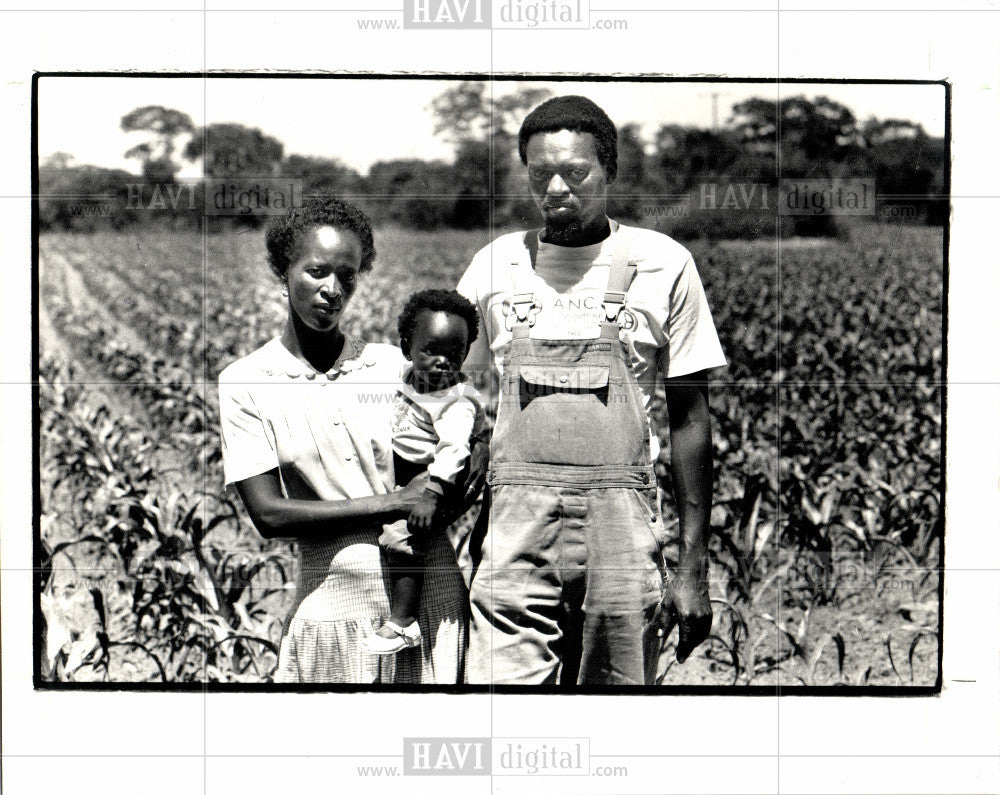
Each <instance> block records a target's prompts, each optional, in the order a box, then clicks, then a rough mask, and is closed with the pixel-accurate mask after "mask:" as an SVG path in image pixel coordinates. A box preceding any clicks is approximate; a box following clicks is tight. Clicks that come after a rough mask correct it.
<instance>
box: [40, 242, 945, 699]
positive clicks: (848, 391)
mask: <svg viewBox="0 0 1000 795" xmlns="http://www.w3.org/2000/svg"><path fill="white" fill-rule="evenodd" d="M488 239H489V235H488V234H487V233H486V232H485V231H480V232H447V233H438V234H431V233H417V232H405V231H401V230H398V229H392V228H386V229H381V230H378V232H377V234H376V244H377V246H378V249H379V257H378V260H377V262H376V267H375V270H374V271H373V272H372V273H370V274H368V275H367V276H366V277H365V279H364V280H363V282H362V284H361V286H360V288H359V291H358V295H357V296H356V298H355V299H354V301H353V302H352V304H351V306H350V309H349V311H348V318H347V319H346V320H345V324H346V327H347V329H348V331H349V333H351V334H355V335H358V336H359V337H361V338H364V339H367V340H370V341H390V342H394V341H395V339H394V326H395V316H396V313H397V311H398V308H399V307H400V306H401V304H402V302H403V300H404V299H405V297H406V296H408V295H409V294H410V293H411V292H412V291H414V290H415V289H419V288H421V287H425V286H433V285H437V286H451V285H453V284H454V283H455V281H456V280H457V278H458V275H459V274H460V273H461V271H462V269H463V268H464V267H465V265H466V264H467V263H468V262H469V260H470V258H471V256H472V254H473V252H474V251H476V250H477V249H478V248H480V247H481V246H482V245H484V244H485V243H486V242H488ZM941 249H942V241H941V231H940V230H938V229H931V228H920V227H901V226H894V225H874V224H873V225H870V226H859V227H857V228H854V229H852V230H851V231H850V234H849V235H845V236H844V237H843V239H838V240H825V241H821V242H819V241H813V240H798V239H791V240H787V241H784V242H783V243H782V245H781V246H780V248H779V247H778V246H777V245H776V244H775V242H774V241H756V242H726V241H720V242H716V243H711V244H709V243H702V244H698V245H697V246H693V247H692V251H693V253H694V255H695V259H696V262H697V263H698V265H699V270H700V272H701V274H702V278H703V280H704V282H705V285H706V290H707V292H708V297H709V303H710V305H711V307H712V311H713V315H714V318H715V321H716V325H717V327H718V329H719V333H720V337H721V339H722V343H723V347H724V349H725V351H726V353H727V356H728V358H729V361H730V366H729V367H728V368H727V369H726V370H725V371H723V372H720V373H718V374H717V375H718V378H717V383H716V384H715V385H714V387H713V389H712V395H711V407H712V414H713V432H714V446H715V484H716V485H715V497H714V502H713V504H714V508H713V512H712V531H713V533H712V538H711V552H712V570H711V596H712V599H713V608H714V611H715V616H716V617H715V622H714V625H713V634H712V637H711V638H710V640H709V641H708V642H707V643H706V644H704V645H703V646H702V647H701V648H700V649H699V650H698V651H697V652H696V653H695V655H693V656H692V658H691V659H689V660H688V662H687V663H685V664H684V665H682V666H681V665H676V664H671V663H670V660H671V659H672V646H671V645H670V644H668V645H667V646H666V647H665V648H664V654H663V657H662V661H661V672H662V676H661V682H662V684H664V685H677V684H711V685H733V684H735V685H748V684H752V685H767V686H774V685H782V686H794V685H809V686H813V685H851V686H857V685H865V684H878V685H924V686H927V685H933V684H934V683H935V681H936V679H937V677H938V673H939V672H938V667H937V659H938V647H937V644H938V637H939V603H938V590H939V577H940V570H939V564H940V560H941V544H942V540H943V529H944V520H943V516H944V512H943V506H942V503H941V495H942V463H943V462H942V400H943V394H942V389H941V386H940V384H941V381H942V377H943V368H942V350H943V349H942V300H943V298H942V295H943V290H942V278H943V277H942V272H943V269H942V258H941ZM40 252H41V255H40V263H39V265H40V267H39V282H40V285H39V286H40V307H39V310H40V311H39V332H40V340H41V353H42V356H41V361H40V363H39V380H40V412H41V427H40V440H41V472H40V480H41V495H40V496H41V504H42V514H41V522H40V541H41V560H40V561H39V563H40V565H41V567H42V568H41V574H40V578H39V583H38V586H39V589H40V598H41V605H42V612H43V615H44V617H45V636H44V638H43V648H42V649H41V657H42V661H41V669H42V670H41V676H42V678H43V679H44V680H61V681H78V682H80V681H83V682H91V681H149V682H163V681H166V682H201V681H220V682H237V683H238V682H261V681H267V680H268V679H269V678H270V676H271V674H272V672H273V669H274V665H275V662H276V651H277V644H278V640H279V638H280V632H281V620H282V618H283V615H284V610H285V608H286V606H287V604H288V599H289V596H290V588H291V585H290V583H291V582H292V580H293V571H292V567H293V556H292V554H291V549H290V547H289V545H288V544H286V543H283V542H263V541H261V539H260V538H259V537H258V536H257V534H256V533H255V531H254V530H253V528H252V526H251V524H250V523H249V520H248V519H247V517H246V515H245V513H244V512H243V510H242V508H241V506H239V504H238V502H239V501H238V499H235V498H234V497H233V496H231V495H229V494H227V493H225V492H224V490H223V488H222V473H221V462H220V449H219V434H218V416H217V406H216V399H215V394H216V390H215V384H214V382H215V379H216V376H217V374H218V372H219V371H220V370H221V369H222V368H223V367H225V365H226V364H228V363H229V362H230V361H232V360H233V359H235V358H237V357H239V356H242V355H243V354H245V353H247V352H249V351H251V350H253V349H254V348H256V347H258V346H259V345H260V344H262V343H263V342H264V341H266V340H267V339H269V338H270V337H271V336H273V335H274V333H275V331H276V329H277V328H278V323H279V321H280V319H281V317H282V309H281V304H280V295H279V290H278V286H277V284H276V282H275V281H274V279H273V277H271V275H270V273H269V271H268V269H267V267H266V264H265V261H264V246H263V236H262V234H260V233H258V232H252V233H246V234H236V233H233V234H218V235H210V236H208V237H201V236H198V235H192V234H186V233H177V232H160V231H152V230H147V231H126V232H123V233H120V234H112V233H94V234H90V235H74V234H55V233H53V234H46V235H43V237H42V238H41V241H40ZM656 410H657V414H658V415H659V419H660V420H661V423H660V424H661V427H664V428H665V427H666V422H665V418H664V416H663V412H664V409H663V407H662V405H659V406H657V409H656ZM666 441H667V440H666V438H664V442H666ZM664 447H665V451H664V457H663V460H662V461H661V463H660V464H659V465H658V471H659V475H660V478H661V485H662V486H663V487H664V493H665V501H664V514H665V517H666V518H667V521H668V525H669V526H673V527H675V526H676V520H675V518H674V516H675V514H674V511H673V508H672V501H671V499H670V497H669V495H670V493H671V491H670V486H669V476H668V474H667V471H666V467H665V465H664V461H665V460H666V456H667V455H668V446H667V445H666V444H665V445H664ZM667 555H668V558H674V559H675V558H676V546H675V545H670V546H668V548H667ZM671 643H672V641H671Z"/></svg>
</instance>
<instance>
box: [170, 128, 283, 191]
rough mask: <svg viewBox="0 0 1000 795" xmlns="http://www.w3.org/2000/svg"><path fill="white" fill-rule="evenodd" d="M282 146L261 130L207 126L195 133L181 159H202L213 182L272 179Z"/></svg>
mask: <svg viewBox="0 0 1000 795" xmlns="http://www.w3.org/2000/svg"><path fill="white" fill-rule="evenodd" d="M283 153H284V145H283V144H282V143H281V141H279V140H278V139H277V138H273V137H271V136H270V135H266V134H264V133H263V132H261V130H260V129H258V128H256V127H254V128H250V127H245V126H243V125H242V124H235V123H228V122H227V123H222V124H209V125H208V126H207V127H203V128H201V129H199V130H197V131H196V132H195V134H194V137H192V138H191V140H190V141H188V144H187V146H186V147H184V157H185V158H187V159H188V160H190V161H191V162H195V161H197V160H199V159H200V160H202V161H203V163H204V171H205V175H206V176H208V177H211V178H213V179H234V178H238V177H249V178H257V179H266V178H269V177H272V176H273V175H274V174H275V172H276V170H277V168H278V164H279V163H280V162H281V156H282V154H283Z"/></svg>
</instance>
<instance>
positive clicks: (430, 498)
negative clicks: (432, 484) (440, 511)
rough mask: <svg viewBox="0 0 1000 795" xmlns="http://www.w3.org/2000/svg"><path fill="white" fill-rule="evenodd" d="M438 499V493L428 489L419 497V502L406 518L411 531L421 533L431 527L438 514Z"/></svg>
mask: <svg viewBox="0 0 1000 795" xmlns="http://www.w3.org/2000/svg"><path fill="white" fill-rule="evenodd" d="M438 499H439V497H438V495H437V494H435V493H434V492H433V491H427V490H425V491H424V492H423V493H422V494H421V495H420V497H418V498H417V504H416V505H414V506H413V510H412V511H410V518H409V519H407V520H406V524H407V526H408V527H409V530H410V532H411V533H421V532H426V531H427V530H430V529H431V525H432V524H433V523H434V517H435V516H436V515H437V508H438Z"/></svg>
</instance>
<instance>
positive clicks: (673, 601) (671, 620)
mask: <svg viewBox="0 0 1000 795" xmlns="http://www.w3.org/2000/svg"><path fill="white" fill-rule="evenodd" d="M675 624H676V625H678V637H677V662H679V663H682V662H684V661H685V660H686V659H687V658H688V657H689V656H690V655H691V652H693V651H694V650H695V649H696V648H697V647H698V646H699V645H700V644H701V643H702V642H703V641H704V640H705V638H707V637H708V634H709V632H711V631H712V603H711V602H710V601H709V599H708V581H707V579H706V578H705V577H699V576H694V575H685V574H682V575H679V576H677V577H676V578H675V579H674V581H673V582H671V583H670V584H669V585H668V586H667V593H666V595H665V596H664V597H663V603H662V605H661V610H660V626H661V627H662V629H663V637H666V636H667V635H669V634H670V632H671V630H673V628H674V625H675Z"/></svg>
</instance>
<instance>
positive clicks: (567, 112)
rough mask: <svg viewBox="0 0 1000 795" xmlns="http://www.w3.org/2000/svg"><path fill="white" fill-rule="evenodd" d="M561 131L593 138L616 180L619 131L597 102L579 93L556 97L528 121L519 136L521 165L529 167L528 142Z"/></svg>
mask: <svg viewBox="0 0 1000 795" xmlns="http://www.w3.org/2000/svg"><path fill="white" fill-rule="evenodd" d="M559 130H570V131H571V132H579V133H584V132H587V133H590V134H591V135H593V136H594V143H595V145H596V147H597V162H599V163H600V164H601V167H602V168H603V169H604V173H605V175H607V178H608V182H613V181H614V178H615V176H616V175H617V174H618V130H617V129H616V128H615V123H614V122H613V121H611V119H610V118H609V117H608V114H607V113H605V112H604V111H603V110H601V108H600V106H599V105H597V104H596V103H595V102H594V101H593V100H590V99H587V98H586V97H581V96H577V95H575V94H570V95H568V96H565V97H553V98H552V99H550V100H547V101H546V102H543V103H542V104H541V105H539V106H538V107H537V108H535V109H534V110H533V111H531V113H529V114H528V115H527V116H526V117H525V118H524V121H523V122H522V123H521V130H520V132H519V133H518V134H517V151H518V152H519V153H520V155H521V162H522V163H524V164H525V165H528V141H530V140H531V136H533V135H537V134H538V133H547V132H558V131H559Z"/></svg>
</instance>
